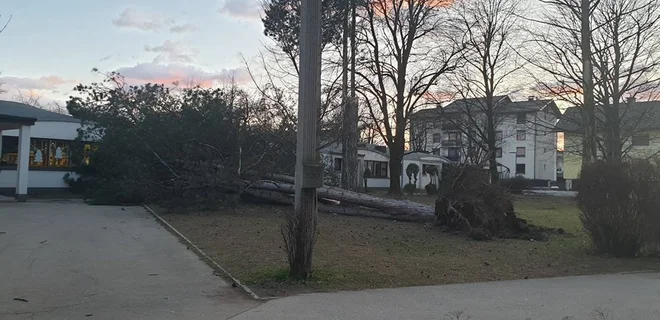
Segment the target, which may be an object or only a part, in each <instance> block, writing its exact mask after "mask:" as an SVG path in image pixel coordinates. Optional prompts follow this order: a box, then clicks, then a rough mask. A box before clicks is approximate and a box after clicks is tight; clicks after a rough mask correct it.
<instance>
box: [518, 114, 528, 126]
mask: <svg viewBox="0 0 660 320" xmlns="http://www.w3.org/2000/svg"><path fill="white" fill-rule="evenodd" d="M516 124H527V113H525V112H518V113H517V114H516Z"/></svg>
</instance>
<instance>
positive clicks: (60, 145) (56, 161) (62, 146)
mask: <svg viewBox="0 0 660 320" xmlns="http://www.w3.org/2000/svg"><path fill="white" fill-rule="evenodd" d="M49 146H50V148H49V150H48V166H49V167H51V168H66V167H70V166H71V162H70V156H71V153H70V148H69V142H68V141H67V142H65V141H55V140H51V141H49Z"/></svg>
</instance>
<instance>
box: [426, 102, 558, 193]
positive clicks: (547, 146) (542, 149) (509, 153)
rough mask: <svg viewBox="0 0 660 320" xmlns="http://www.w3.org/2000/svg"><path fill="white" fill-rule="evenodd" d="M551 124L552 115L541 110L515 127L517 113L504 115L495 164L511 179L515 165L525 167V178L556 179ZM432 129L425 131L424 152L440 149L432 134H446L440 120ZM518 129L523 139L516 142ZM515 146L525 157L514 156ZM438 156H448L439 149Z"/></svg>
mask: <svg viewBox="0 0 660 320" xmlns="http://www.w3.org/2000/svg"><path fill="white" fill-rule="evenodd" d="M553 121H556V118H555V117H554V116H552V115H551V114H550V115H547V116H546V113H545V112H544V111H541V112H537V113H536V114H534V113H528V114H527V123H526V124H518V123H517V119H516V114H506V115H504V116H503V118H502V119H501V120H500V123H499V124H498V126H497V129H496V130H497V131H502V140H501V141H500V142H498V145H499V147H500V148H502V157H501V158H497V162H499V163H501V164H502V165H504V166H506V167H507V168H509V169H510V170H511V172H510V177H514V176H515V174H516V164H525V174H524V175H523V176H524V177H525V178H527V179H546V180H553V181H555V180H557V163H556V162H557V161H556V159H557V135H556V133H554V132H549V130H548V128H552V127H554V125H553V124H552V122H553ZM431 127H432V128H430V129H429V130H427V131H426V132H427V135H426V145H427V151H433V150H434V149H438V148H441V147H442V144H441V143H433V133H442V134H443V138H444V135H445V134H446V132H442V130H441V126H440V120H439V119H438V120H437V124H436V125H433V126H431ZM518 130H525V131H526V137H525V140H522V141H519V140H518V139H517V131H518ZM465 141H467V137H466V136H465V135H464V136H463V142H465ZM518 147H524V148H525V157H520V158H519V157H517V156H516V149H517V148H518ZM463 152H464V151H463ZM440 155H443V156H447V148H442V152H441V153H440Z"/></svg>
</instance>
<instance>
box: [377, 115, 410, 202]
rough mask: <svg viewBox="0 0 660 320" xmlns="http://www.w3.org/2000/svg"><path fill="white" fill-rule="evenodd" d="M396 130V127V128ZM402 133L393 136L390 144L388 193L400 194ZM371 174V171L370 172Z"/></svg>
mask: <svg viewBox="0 0 660 320" xmlns="http://www.w3.org/2000/svg"><path fill="white" fill-rule="evenodd" d="M397 131H399V130H398V128H397ZM403 139H404V137H403V133H401V134H398V133H397V135H396V137H394V143H393V144H392V145H390V188H389V191H388V192H389V194H391V195H394V196H398V195H401V166H403V152H404V144H403ZM372 174H373V173H372Z"/></svg>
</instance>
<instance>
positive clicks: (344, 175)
mask: <svg viewBox="0 0 660 320" xmlns="http://www.w3.org/2000/svg"><path fill="white" fill-rule="evenodd" d="M356 1H357V0H350V1H349V0H345V1H344V4H345V8H344V12H345V15H344V24H343V27H344V28H343V29H344V37H343V43H342V45H343V48H342V49H343V52H342V53H343V54H342V70H343V78H342V80H343V82H342V83H343V86H342V87H343V88H342V89H343V94H342V104H343V123H342V161H343V164H342V167H341V186H342V188H344V189H346V190H351V191H357V190H358V148H357V147H358V146H357V143H358V139H359V132H358V121H359V120H358V103H357V99H356V92H355V84H356V83H355V64H356V61H355V54H356V46H357V44H356V37H355V29H356V28H355V26H356V24H357V21H356V10H357V3H356ZM349 2H350V8H349ZM349 20H350V24H349ZM349 39H350V47H351V52H350V55H349V52H348V46H349ZM349 61H350V65H351V68H350V70H351V71H350V75H351V84H350V89H351V90H350V98H349V95H348V94H349V92H348V91H349V90H348V89H349V88H348V87H349V84H348V73H349Z"/></svg>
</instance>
